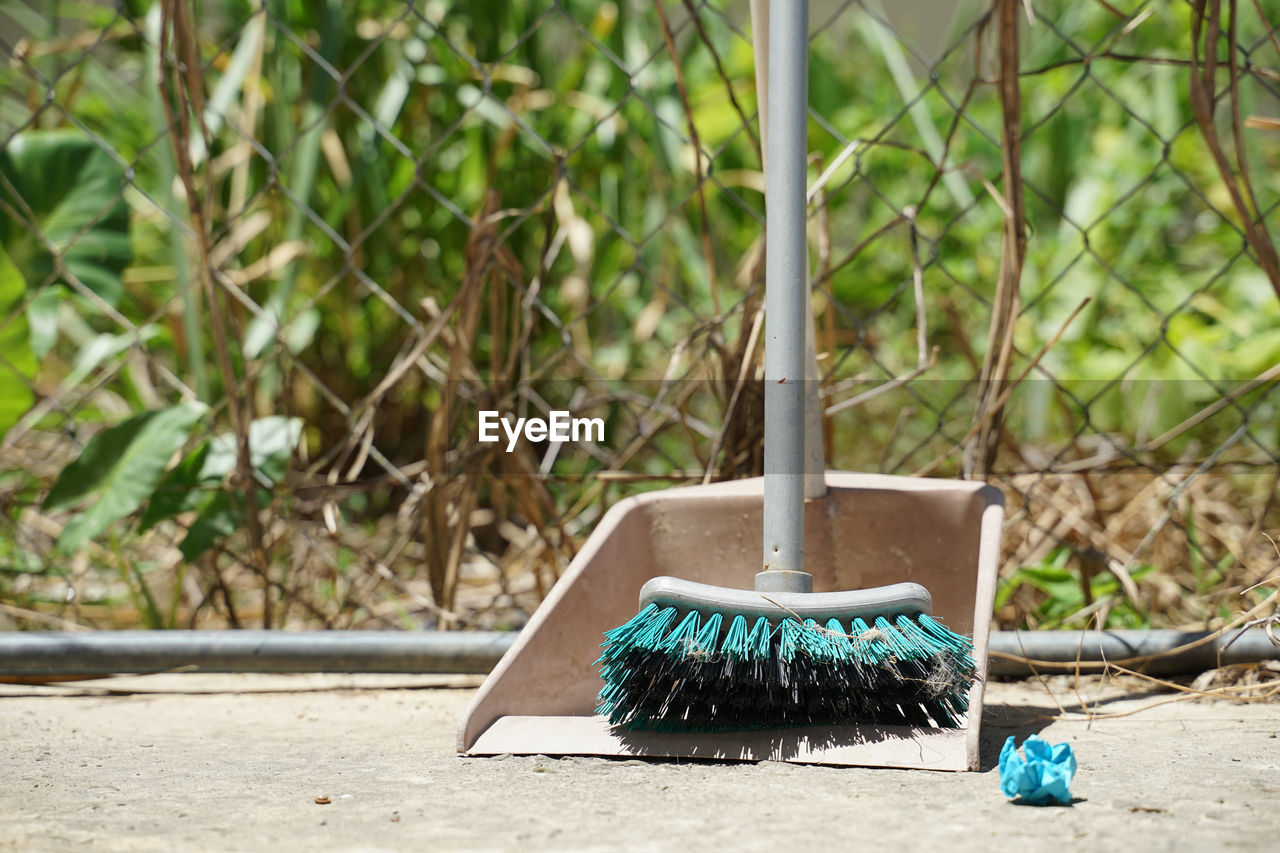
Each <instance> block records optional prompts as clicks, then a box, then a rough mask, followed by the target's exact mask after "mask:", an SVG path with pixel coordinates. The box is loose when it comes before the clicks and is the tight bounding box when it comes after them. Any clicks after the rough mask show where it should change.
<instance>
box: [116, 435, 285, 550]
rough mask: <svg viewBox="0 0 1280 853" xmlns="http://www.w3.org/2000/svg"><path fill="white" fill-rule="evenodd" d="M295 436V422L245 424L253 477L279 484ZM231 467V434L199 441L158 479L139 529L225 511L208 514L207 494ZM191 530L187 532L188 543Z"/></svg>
mask: <svg viewBox="0 0 1280 853" xmlns="http://www.w3.org/2000/svg"><path fill="white" fill-rule="evenodd" d="M301 437H302V419H301V418H286V417H280V416H278V415H270V416H268V417H265V418H258V419H257V420H256V421H254V422H253V423H251V424H250V425H249V460H250V462H251V464H252V465H253V467H254V469H255V470H256V471H257V472H258V474H259V476H261V477H265V478H266V479H267V480H270V481H271V482H272V483H277V482H279V480H280V478H281V477H283V476H284V473H285V471H286V470H288V467H289V459H290V458H291V457H292V456H293V451H294V448H296V447H297V446H298V439H299V438H301ZM235 467H236V437H235V435H234V434H233V433H222V434H220V435H216V436H214V437H213V438H211V439H209V440H208V441H205V442H202V443H201V444H200V445H199V446H198V447H196V449H195V450H193V451H191V452H190V453H189V454H187V455H186V456H185V457H184V458H183V460H182V461H181V462H179V463H178V464H177V465H175V466H174V467H173V468H172V469H171V470H170V471H169V472H168V473H167V474H165V475H164V479H162V480H161V481H160V484H159V485H158V486H157V487H156V490H155V494H154V495H153V496H152V498H151V501H150V502H149V503H148V504H147V511H146V512H145V513H143V515H142V521H141V522H139V525H138V527H139V529H140V530H146V529H148V528H150V527H153V526H155V525H156V524H157V523H159V522H161V521H164V520H165V519H169V518H173V517H175V516H177V515H181V514H182V513H184V512H192V511H196V510H199V511H200V513H201V515H202V516H204V515H205V514H208V513H223V514H225V513H228V512H230V511H231V507H230V504H227V503H225V502H224V503H221V504H219V505H218V506H217V507H214V508H213V509H212V510H211V509H210V506H209V504H210V499H211V495H213V494H216V493H219V492H220V491H221V489H220V487H221V484H222V481H223V480H224V479H225V478H226V476H227V475H228V474H230V473H231V471H232V470H233V469H234V468H235ZM197 524H199V520H198V519H197ZM195 530H196V528H195V527H192V529H191V531H190V532H188V534H187V536H188V538H190V537H191V536H192V535H193V534H194V533H195ZM184 547H185V545H184ZM206 547H207V546H206ZM201 550H203V549H201Z"/></svg>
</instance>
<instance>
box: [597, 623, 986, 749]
mask: <svg viewBox="0 0 1280 853" xmlns="http://www.w3.org/2000/svg"><path fill="white" fill-rule="evenodd" d="M596 663H597V665H598V666H599V667H600V674H601V677H602V678H603V679H604V682H605V684H604V687H603V688H602V689H601V691H600V695H599V702H598V706H597V710H598V712H599V713H601V714H603V715H605V716H606V717H607V718H608V719H609V721H610V722H611V723H612V724H614V725H618V726H624V727H626V728H629V729H633V730H637V729H652V730H657V731H708V730H732V729H743V728H775V727H781V726H797V725H847V724H856V723H874V724H889V725H894V724H896V725H913V726H937V727H942V728H954V727H956V726H959V725H960V724H961V723H962V721H963V719H964V715H965V712H966V710H967V708H968V692H969V688H970V686H971V685H972V684H973V680H974V678H975V676H976V673H975V668H976V664H975V662H974V657H973V642H972V641H971V640H970V639H969V638H967V637H964V636H962V635H960V634H956V633H954V632H952V631H951V630H949V629H948V628H947V627H946V626H945V625H943V624H942V623H941V622H939V621H938V620H936V619H934V618H932V617H930V616H927V615H924V614H922V613H916V614H901V615H897V616H895V617H893V618H892V619H891V618H888V617H885V616H877V617H867V618H862V617H855V618H852V619H849V620H847V621H843V620H841V619H839V618H830V619H827V620H826V622H825V624H820V623H819V622H818V621H816V620H814V619H804V620H803V621H801V620H798V619H795V618H790V617H783V618H780V619H777V620H775V621H772V622H771V621H770V620H769V619H768V618H766V617H763V616H762V617H757V618H756V619H755V621H754V622H752V621H750V620H749V619H747V618H746V617H744V616H741V615H734V616H733V617H732V618H728V619H726V617H725V616H724V615H723V614H720V613H714V612H713V613H701V612H699V611H697V610H689V611H687V612H685V613H683V614H681V613H680V612H678V611H677V609H676V608H675V607H669V606H667V607H664V606H660V605H658V604H649V605H647V606H646V607H645V608H644V609H642V610H641V611H640V612H639V613H638V614H636V616H635V617H634V618H632V619H631V620H630V621H628V622H627V623H626V624H624V625H621V626H619V627H617V628H614V629H613V630H611V631H608V632H606V633H605V642H604V643H603V647H602V653H601V655H600V659H599V660H598V661H597V662H596Z"/></svg>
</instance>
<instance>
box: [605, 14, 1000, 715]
mask: <svg viewBox="0 0 1280 853" xmlns="http://www.w3.org/2000/svg"><path fill="white" fill-rule="evenodd" d="M808 17H809V16H808V3H807V0H773V2H772V3H770V9H769V30H770V32H771V33H772V34H773V37H772V39H771V41H772V42H773V49H772V50H771V51H770V55H769V60H768V69H769V86H768V97H767V100H768V120H767V122H766V124H767V128H766V129H767V132H768V133H767V138H768V139H769V140H770V141H771V143H772V145H773V146H774V148H773V150H772V151H770V152H769V158H768V159H769V165H768V169H767V170H766V171H767V175H766V188H765V191H766V192H765V201H766V207H767V212H768V229H767V233H766V235H765V236H766V245H765V248H766V270H765V273H766V278H765V282H766V297H765V298H766V306H765V308H766V315H765V316H766V317H767V326H766V344H765V466H764V467H765V471H764V475H765V476H764V571H762V572H760V573H758V574H757V575H756V576H755V590H754V591H750V590H738V589H726V588H723V587H716V586H709V585H706V584H699V583H694V582H692V581H685V580H680V579H677V578H670V577H658V578H654V579H652V580H650V581H649V582H648V583H646V584H645V585H644V587H643V588H642V589H641V592H640V611H639V613H637V614H636V616H635V617H634V618H632V619H631V620H630V621H628V622H627V623H626V624H624V625H622V626H620V627H617V628H614V629H613V630H610V631H607V632H606V633H605V642H604V643H603V653H602V654H601V656H600V659H599V660H598V661H597V662H596V663H597V665H598V666H599V667H600V674H601V677H602V678H603V680H604V687H603V688H602V689H601V691H600V695H599V700H598V706H597V712H598V713H600V714H603V715H604V716H606V717H607V718H608V720H609V722H610V723H611V724H613V725H615V726H620V727H624V728H627V729H631V730H640V729H653V730H657V731H715V730H731V729H750V728H778V727H783V726H805V725H850V724H858V723H871V724H880V725H909V726H938V727H942V728H950V727H956V726H959V725H961V723H962V721H963V719H964V714H965V711H966V709H967V696H968V692H969V687H970V685H971V684H972V683H973V678H974V670H975V662H974V658H973V654H972V653H973V643H972V641H971V640H969V639H968V638H967V637H963V636H961V635H959V634H956V633H953V632H952V631H950V630H949V629H947V628H946V627H945V626H944V625H943V624H942V623H940V622H939V621H937V620H935V619H933V618H932V616H931V608H932V600H931V598H930V595H929V592H928V590H926V589H925V588H924V587H922V586H920V585H919V584H915V583H899V584H892V585H889V586H884V587H877V588H874V589H866V590H855V591H849V592H833V593H814V592H812V588H813V580H812V576H811V575H809V574H808V573H807V572H805V571H804V497H805V496H804V474H803V460H804V428H803V419H804V399H803V387H802V382H803V380H804V378H805V326H806V313H805V302H804V300H806V299H808V298H809V293H808V292H807V290H808V289H807V286H806V284H807V275H808V267H807V264H808V258H807V249H806V242H805V216H806V187H805V169H806V152H807V147H808V140H807V127H806V125H807V121H808V117H807V114H806V113H807V110H806V104H807V103H808V91H807V90H808V81H807V71H808V69H807V65H808V29H809V21H808Z"/></svg>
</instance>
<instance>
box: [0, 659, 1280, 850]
mask: <svg viewBox="0 0 1280 853" xmlns="http://www.w3.org/2000/svg"><path fill="white" fill-rule="evenodd" d="M474 684H475V681H474V680H471V679H466V678H453V679H450V678H447V677H440V676H435V677H432V676H421V677H400V676H360V677H355V676H244V675H241V676H226V675H163V676H150V677H140V678H117V679H111V680H99V681H85V682H77V683H70V684H64V685H60V686H53V687H33V686H24V685H0V737H2V739H3V749H0V850H4V851H8V850H14V851H18V850H21V851H27V850H162V851H172V850H276V851H287V850H308V851H310V850H331V849H335V850H411V849H412V850H437V849H465V850H507V849H517V848H519V849H539V850H545V849H554V850H563V849H575V850H614V849H627V850H667V849H675V848H680V847H695V846H696V847H698V848H701V849H722V848H729V847H733V848H735V849H747V850H757V849H761V850H763V849H769V850H779V849H788V848H797V847H801V846H804V847H815V846H817V845H824V846H825V847H826V848H827V849H833V850H847V849H853V848H854V847H855V846H858V847H863V846H866V845H870V849H881V850H892V849H929V850H934V851H951V850H984V851H985V850H998V849H1009V850H1050V849H1058V850H1088V851H1107V850H1125V851H1129V850H1187V851H1205V850H1274V849H1276V846H1277V843H1278V842H1277V839H1280V741H1278V740H1277V739H1276V738H1277V734H1278V733H1280V704H1237V703H1228V702H1225V701H1202V700H1196V701H1179V702H1168V701H1164V702H1162V700H1167V699H1169V698H1171V696H1170V695H1168V694H1164V695H1160V694H1155V695H1153V694H1146V695H1140V696H1135V695H1134V694H1133V693H1132V692H1128V693H1124V692H1122V691H1118V690H1116V689H1115V687H1114V686H1113V685H1102V684H1100V683H1098V682H1097V681H1096V680H1095V681H1092V682H1090V683H1088V684H1087V685H1085V686H1084V687H1082V688H1078V687H1077V686H1075V685H1074V684H1073V682H1072V681H1071V680H1070V679H1067V678H1063V679H1056V680H1054V681H1053V682H1051V683H1037V682H1020V683H1011V684H999V683H997V684H992V685H990V687H989V689H988V693H987V703H988V704H987V710H986V715H985V723H984V750H983V770H982V771H981V772H979V773H940V772H928V771H918V770H917V771H904V770H868V769H860V768H839V769H837V768H825V767H806V766H798V765H790V764H779V763H762V764H755V765H751V764H731V763H705V762H649V761H637V760H615V759H598V758H565V759H553V758H546V757H543V756H535V757H518V756H517V757H507V758H496V759H493V758H459V757H457V756H456V755H454V753H453V737H454V725H455V723H456V721H457V719H458V717H459V716H460V715H461V713H462V710H463V708H464V707H465V705H466V703H467V700H468V699H469V698H470V696H471V693H472V687H473V686H474ZM1050 688H1051V689H1050ZM1077 693H1078V694H1079V696H1078V695H1077ZM1081 698H1083V699H1085V700H1086V701H1089V702H1091V703H1092V702H1094V701H1095V700H1096V701H1097V705H1096V707H1092V706H1091V710H1092V711H1094V712H1095V714H1096V715H1104V714H1105V715H1108V716H1105V717H1102V716H1095V718H1094V719H1092V720H1090V719H1089V717H1087V716H1086V715H1084V714H1083V713H1082V712H1081V711H1080V699H1081ZM1060 706H1061V707H1060ZM1064 710H1065V712H1066V713H1065V714H1064V713H1063V711H1064ZM1117 715H1121V716H1117ZM1064 716H1065V717H1066V719H1055V718H1061V717H1064ZM1032 732H1039V733H1040V734H1041V736H1042V737H1045V738H1047V739H1048V740H1050V741H1051V742H1054V743H1057V742H1060V741H1067V742H1069V743H1070V744H1071V745H1072V747H1073V748H1074V749H1075V752H1076V755H1077V756H1078V758H1079V762H1080V770H1079V774H1078V775H1077V777H1076V781H1075V783H1074V785H1073V786H1072V790H1073V794H1074V795H1075V797H1076V799H1075V802H1074V803H1073V804H1072V805H1070V806H1066V807H1047V808H1034V807H1023V806H1017V805H1012V804H1009V803H1007V802H1006V801H1005V799H1004V797H1003V796H1002V795H1001V793H1000V790H999V773H998V771H997V770H996V769H995V762H996V757H997V755H998V753H999V747H1000V745H1001V744H1002V743H1003V741H1004V739H1005V737H1007V736H1008V735H1010V734H1015V735H1017V736H1018V738H1019V741H1021V739H1022V737H1023V736H1025V735H1027V734H1029V733H1032Z"/></svg>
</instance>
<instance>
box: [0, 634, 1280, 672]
mask: <svg viewBox="0 0 1280 853" xmlns="http://www.w3.org/2000/svg"><path fill="white" fill-rule="evenodd" d="M1206 637H1209V634H1208V633H1207V632H1205V631H1084V632H1081V631H993V632H992V633H991V644H990V649H991V653H992V660H991V667H990V674H991V675H1003V676H1026V675H1030V674H1032V672H1073V671H1074V670H1075V668H1076V666H1077V664H1078V665H1079V666H1080V668H1081V669H1083V670H1085V671H1088V672H1093V671H1097V670H1098V669H1099V668H1101V667H1103V666H1105V662H1106V661H1119V660H1125V659H1127V658H1132V657H1144V656H1149V655H1154V656H1155V657H1153V658H1152V659H1151V660H1150V661H1148V662H1147V663H1145V664H1141V665H1137V664H1130V665H1129V666H1130V668H1135V669H1139V670H1141V671H1143V672H1148V673H1152V674H1157V673H1159V674H1170V673H1187V674H1194V673H1198V672H1203V671H1205V670H1207V669H1213V668H1214V667H1217V666H1225V665H1227V664H1235V663H1254V662H1256V661H1264V660H1277V659H1280V648H1277V647H1276V646H1274V645H1272V643H1271V640H1270V639H1269V638H1268V637H1267V634H1266V632H1265V631H1263V630H1261V629H1259V628H1251V629H1249V630H1246V631H1229V632H1228V633H1227V634H1226V635H1225V636H1222V637H1213V638H1211V639H1209V640H1208V641H1207V642H1204V643H1203V645H1200V646H1198V647H1196V648H1194V649H1188V650H1184V651H1179V652H1177V653H1173V654H1170V653H1169V652H1170V650H1171V649H1175V648H1179V647H1181V646H1185V645H1187V644H1189V643H1194V642H1198V641H1201V640H1204V639H1205V638H1206ZM515 638H516V634H515V633H514V632H511V633H498V632H486V631H450V632H447V633H446V632H441V633H436V632H433V631H404V632H401V631H300V632H292V631H84V632H69V633H66V632H54V631H41V632H31V633H27V632H19V631H14V632H3V631H0V675H8V676H14V675H18V676H30V677H37V678H38V677H39V676H42V675H44V676H58V675H64V676H65V675H110V674H114V673H153V672H172V671H175V670H178V671H183V672H281V673H284V672H400V673H418V672H441V673H449V672H459V673H461V672H471V673H485V672H488V671H489V670H491V669H493V667H494V665H495V664H496V663H497V662H498V658H500V657H502V655H503V653H504V652H506V650H507V649H508V648H510V646H511V643H512V642H513V641H514V640H515ZM1009 656H1013V657H1015V658H1018V659H1017V660H1010V659H1009ZM1023 657H1026V658H1030V659H1032V660H1035V661H1040V663H1038V664H1036V666H1035V669H1034V670H1033V669H1032V668H1031V667H1030V666H1028V664H1027V663H1026V662H1025V661H1023V660H1021V658H1023ZM1051 661H1056V662H1057V663H1058V665H1056V666H1054V665H1048V662H1051Z"/></svg>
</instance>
